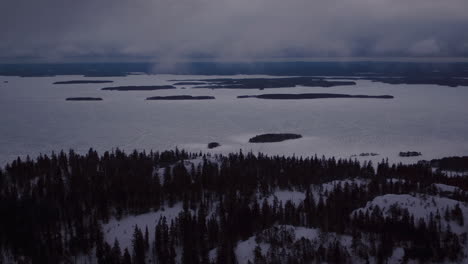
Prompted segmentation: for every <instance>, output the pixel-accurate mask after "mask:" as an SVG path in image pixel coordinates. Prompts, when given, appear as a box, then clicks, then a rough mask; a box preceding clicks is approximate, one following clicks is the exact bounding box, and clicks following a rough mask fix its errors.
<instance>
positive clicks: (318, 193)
mask: <svg viewBox="0 0 468 264" xmlns="http://www.w3.org/2000/svg"><path fill="white" fill-rule="evenodd" d="M369 181H370V180H368V179H360V178H356V179H346V180H335V181H331V182H326V183H323V184H318V185H312V187H311V190H312V194H313V196H314V199H315V202H318V200H319V198H320V197H322V199H323V201H324V202H325V201H326V199H327V197H326V195H325V193H329V192H331V191H333V190H335V189H336V188H338V187H340V188H344V187H345V185H346V184H348V185H349V186H352V185H354V184H355V185H357V186H359V187H363V186H366V185H367V184H368V183H369Z"/></svg>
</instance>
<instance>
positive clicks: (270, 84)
mask: <svg viewBox="0 0 468 264" xmlns="http://www.w3.org/2000/svg"><path fill="white" fill-rule="evenodd" d="M193 81H199V82H205V83H207V85H201V86H195V87H194V88H209V89H261V90H262V89H268V88H287V87H295V86H306V87H333V86H343V85H356V83H355V82H353V81H329V80H325V79H324V78H319V77H287V78H245V79H244V78H241V79H231V78H223V79H202V80H193Z"/></svg>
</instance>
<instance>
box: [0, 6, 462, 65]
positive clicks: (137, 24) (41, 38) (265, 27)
mask: <svg viewBox="0 0 468 264" xmlns="http://www.w3.org/2000/svg"><path fill="white" fill-rule="evenodd" d="M466 10H468V1H466V0H445V1H440V0H318V1H312V0H281V1H280V0H132V1H130V0H127V1H124V0H80V1H75V0H73V1H72V0H41V1H32V0H5V1H2V2H1V4H0V33H1V41H0V57H4V58H5V57H16V56H31V57H34V56H40V57H43V58H45V59H49V60H61V59H64V58H70V57H80V56H83V57H99V56H120V57H132V56H135V57H138V56H143V57H151V58H154V59H157V60H167V61H170V60H174V59H184V58H194V57H197V58H203V57H208V58H214V59H245V58H250V59H255V58H272V57H291V56H298V57H312V56H315V57H316V56H458V57H460V56H468V34H466V32H467V31H468V15H467V14H466Z"/></svg>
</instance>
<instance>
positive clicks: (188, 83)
mask: <svg viewBox="0 0 468 264" xmlns="http://www.w3.org/2000/svg"><path fill="white" fill-rule="evenodd" d="M201 84H206V82H177V83H174V84H173V85H201Z"/></svg>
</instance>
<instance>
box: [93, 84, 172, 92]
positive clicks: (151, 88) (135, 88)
mask: <svg viewBox="0 0 468 264" xmlns="http://www.w3.org/2000/svg"><path fill="white" fill-rule="evenodd" d="M168 89H176V87H175V86H172V85H147V86H137V85H136V86H115V87H105V88H102V89H101V90H104V91H154V90H168Z"/></svg>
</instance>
